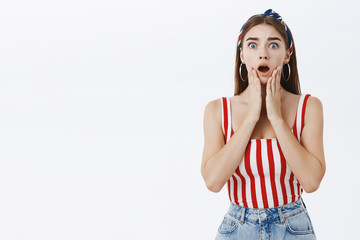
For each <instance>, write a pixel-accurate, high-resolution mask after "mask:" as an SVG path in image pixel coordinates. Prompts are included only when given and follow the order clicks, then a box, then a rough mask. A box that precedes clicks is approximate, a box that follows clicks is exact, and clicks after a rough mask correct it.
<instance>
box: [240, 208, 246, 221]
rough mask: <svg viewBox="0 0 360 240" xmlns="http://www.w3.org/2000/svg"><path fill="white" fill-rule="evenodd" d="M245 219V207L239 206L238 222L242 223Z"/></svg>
mask: <svg viewBox="0 0 360 240" xmlns="http://www.w3.org/2000/svg"><path fill="white" fill-rule="evenodd" d="M244 221H245V207H242V208H241V218H240V222H241V223H244Z"/></svg>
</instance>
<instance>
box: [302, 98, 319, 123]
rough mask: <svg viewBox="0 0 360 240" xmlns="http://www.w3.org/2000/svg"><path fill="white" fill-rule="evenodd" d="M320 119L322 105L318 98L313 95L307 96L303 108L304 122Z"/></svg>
mask: <svg viewBox="0 0 360 240" xmlns="http://www.w3.org/2000/svg"><path fill="white" fill-rule="evenodd" d="M309 119H312V120H317V121H321V122H322V119H323V105H322V102H321V100H320V99H319V98H317V97H315V96H309V98H308V100H307V102H306V110H305V124H306V122H307V121H308V120H309Z"/></svg>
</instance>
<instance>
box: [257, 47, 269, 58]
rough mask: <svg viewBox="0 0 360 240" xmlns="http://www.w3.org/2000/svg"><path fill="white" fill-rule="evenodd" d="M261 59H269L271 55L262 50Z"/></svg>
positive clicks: (260, 52)
mask: <svg viewBox="0 0 360 240" xmlns="http://www.w3.org/2000/svg"><path fill="white" fill-rule="evenodd" d="M259 59H261V60H264V59H266V60H267V59H269V55H268V52H267V49H266V48H261V50H260V51H259Z"/></svg>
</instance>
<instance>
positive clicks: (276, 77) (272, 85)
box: [265, 66, 282, 123]
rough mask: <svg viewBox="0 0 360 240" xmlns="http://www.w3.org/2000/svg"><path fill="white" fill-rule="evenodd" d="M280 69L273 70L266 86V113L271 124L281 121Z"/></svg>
mask: <svg viewBox="0 0 360 240" xmlns="http://www.w3.org/2000/svg"><path fill="white" fill-rule="evenodd" d="M280 79H281V67H280V66H278V67H276V68H275V69H274V71H273V73H272V75H271V77H269V79H268V81H267V84H266V98H265V100H266V112H267V117H268V119H269V120H270V122H271V123H274V122H276V121H278V120H281V119H282V115H281V91H282V89H281V85H280Z"/></svg>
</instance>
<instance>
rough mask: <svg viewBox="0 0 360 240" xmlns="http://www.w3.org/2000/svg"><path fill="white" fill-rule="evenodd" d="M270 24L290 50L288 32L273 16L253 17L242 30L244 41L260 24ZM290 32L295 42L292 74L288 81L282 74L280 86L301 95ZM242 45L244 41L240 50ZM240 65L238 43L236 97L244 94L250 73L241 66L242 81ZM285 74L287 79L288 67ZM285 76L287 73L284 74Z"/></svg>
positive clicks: (291, 63) (285, 68) (291, 60)
mask: <svg viewBox="0 0 360 240" xmlns="http://www.w3.org/2000/svg"><path fill="white" fill-rule="evenodd" d="M262 23H265V24H269V25H271V26H273V27H274V28H275V29H276V30H277V31H278V32H279V33H280V35H281V36H282V38H283V39H284V40H285V44H286V46H287V48H289V47H290V46H289V44H290V43H289V40H288V36H287V34H286V30H285V28H284V26H283V25H282V24H281V22H280V21H279V20H278V19H276V18H274V17H271V16H266V15H255V16H252V17H251V18H250V19H249V20H248V21H247V22H246V23H245V25H244V27H243V30H242V33H241V35H242V37H241V38H242V39H244V36H245V34H246V33H247V32H248V31H249V30H250V29H251V28H252V27H254V26H256V25H259V24H262ZM289 32H290V36H291V38H292V40H293V53H292V55H291V57H290V61H289V66H290V68H291V73H290V78H289V80H288V81H285V80H286V79H285V78H284V76H283V74H281V80H280V84H281V86H282V87H283V88H284V89H285V90H287V91H289V92H292V93H294V94H301V89H300V82H299V75H298V70H297V64H296V51H295V43H294V38H293V37H292V34H291V31H290V29H289ZM242 44H243V41H241V42H240V48H242ZM240 64H241V59H240V53H239V48H238V46H237V43H236V64H235V91H234V96H235V95H239V94H240V93H242V92H243V91H244V90H245V89H246V88H247V86H248V84H249V83H248V76H247V75H248V72H247V70H246V67H245V65H244V64H243V65H241V66H242V68H241V78H242V79H244V80H241V78H240V74H239V70H240V69H239V68H240ZM283 72H287V74H286V75H285V76H286V78H287V77H288V74H289V73H288V67H283ZM284 74H285V73H284Z"/></svg>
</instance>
